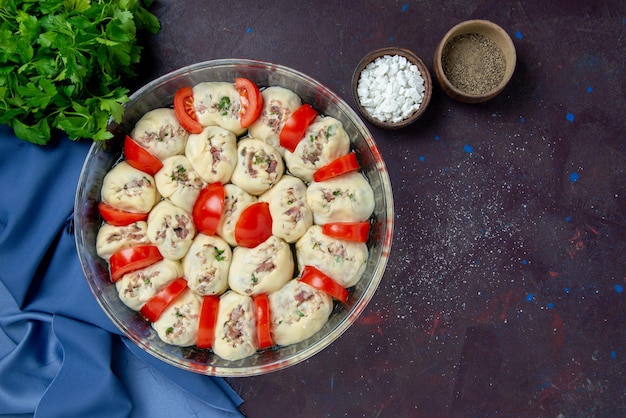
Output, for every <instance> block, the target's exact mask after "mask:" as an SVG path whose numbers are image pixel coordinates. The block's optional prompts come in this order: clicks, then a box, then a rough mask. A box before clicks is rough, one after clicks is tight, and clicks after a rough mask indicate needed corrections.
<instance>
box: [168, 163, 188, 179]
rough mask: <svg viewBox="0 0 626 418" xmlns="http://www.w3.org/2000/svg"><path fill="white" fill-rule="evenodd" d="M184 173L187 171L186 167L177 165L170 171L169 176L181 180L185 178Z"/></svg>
mask: <svg viewBox="0 0 626 418" xmlns="http://www.w3.org/2000/svg"><path fill="white" fill-rule="evenodd" d="M186 173H187V169H186V168H185V167H184V166H182V165H179V166H178V167H176V169H175V170H174V171H173V172H172V175H171V176H170V178H171V179H172V181H182V180H185V174H186Z"/></svg>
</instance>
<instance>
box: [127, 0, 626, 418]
mask: <svg viewBox="0 0 626 418" xmlns="http://www.w3.org/2000/svg"><path fill="white" fill-rule="evenodd" d="M151 10H152V11H153V12H154V13H155V14H156V15H157V16H158V17H159V18H160V20H161V23H162V29H161V31H160V33H159V34H158V35H157V36H155V37H147V38H146V45H147V47H146V49H145V51H144V54H145V56H146V58H147V61H146V65H145V68H144V69H143V71H142V75H141V77H140V79H139V80H138V81H137V82H138V85H139V84H141V83H145V82H147V81H149V80H151V79H153V78H156V77H157V76H160V75H163V74H165V73H167V72H169V71H171V70H175V69H177V68H179V67H182V66H185V65H189V64H192V63H196V62H200V61H205V60H211V59H218V58H249V59H258V60H263V61H270V62H273V63H277V64H282V65H285V66H288V67H292V68H294V69H296V70H299V71H302V72H304V73H306V74H307V75H309V76H311V77H313V78H314V79H316V80H318V81H320V82H321V83H322V84H324V85H326V86H327V87H328V88H330V89H331V90H333V91H335V92H336V93H337V94H338V95H340V96H341V97H342V98H344V99H345V100H346V101H347V102H348V104H350V105H352V106H354V99H353V98H352V95H351V89H350V80H351V77H352V72H353V70H354V68H355V67H356V65H357V64H358V62H359V60H360V59H361V58H362V57H363V56H364V55H365V54H367V53H368V52H369V51H370V50H372V49H375V48H380V47H385V46H398V47H404V48H408V49H411V50H412V51H414V52H415V53H416V54H417V55H418V56H420V57H421V58H422V60H423V61H424V62H425V63H426V64H427V66H428V67H429V68H430V70H431V75H434V74H433V73H432V59H433V56H434V52H435V48H436V47H437V44H438V42H439V40H440V39H441V38H442V37H443V35H444V34H445V33H446V32H447V31H448V30H449V29H450V28H451V27H452V26H454V25H455V24H457V23H459V22H461V21H463V20H467V19H476V18H478V19H488V20H491V21H493V22H495V23H497V24H499V25H500V26H502V27H503V28H504V29H505V30H506V31H507V32H508V33H509V35H510V36H511V38H512V39H513V41H514V44H515V46H516V49H517V67H516V71H515V74H514V75H513V79H512V81H511V82H510V84H509V85H508V86H507V88H506V89H505V90H504V92H503V93H501V94H500V95H499V96H497V97H496V98H494V99H493V100H491V101H489V102H487V103H484V104H475V105H467V104H462V103H459V102H455V101H454V100H452V99H450V98H449V97H448V96H446V95H445V94H444V93H443V92H442V90H441V89H440V88H439V86H438V85H435V89H434V92H433V97H432V101H431V103H430V106H429V107H428V109H427V110H426V113H425V114H424V115H423V116H422V118H421V119H420V120H419V121H418V122H417V123H415V124H414V125H412V126H410V127H408V128H405V129H403V130H400V131H384V130H381V129H378V128H376V127H374V126H372V125H369V124H368V127H369V128H370V129H371V132H372V134H373V136H374V138H375V139H376V141H377V143H378V146H379V147H380V150H381V152H382V155H383V157H384V159H385V161H386V163H387V167H388V169H389V173H390V177H391V182H392V185H393V192H394V199H395V213H396V217H395V235H394V242H393V248H392V251H391V257H390V260H389V265H388V268H387V271H386V273H385V275H384V277H383V280H382V283H381V285H380V287H379V289H378V292H377V293H376V295H375V296H374V298H373V300H372V302H371V303H370V305H369V306H368V308H367V309H366V311H365V312H364V314H363V315H362V316H361V317H360V318H359V320H358V321H357V323H356V324H355V325H354V326H353V327H351V328H350V329H349V330H348V331H347V332H346V333H345V334H344V335H343V336H342V337H341V338H339V339H338V340H337V341H336V342H335V343H334V344H333V345H332V346H331V347H329V348H327V349H326V350H324V351H323V352H321V353H320V354H318V355H316V356H315V357H313V358H312V359H310V360H308V361H305V362H303V363H301V364H299V365H296V366H293V367H291V368H288V369H286V370H284V371H281V372H275V373H272V374H270V375H266V376H260V377H250V378H236V379H235V378H233V379H228V382H229V383H230V384H231V385H232V386H233V388H234V389H235V390H236V391H237V392H238V393H239V394H240V395H241V396H242V397H243V398H244V400H245V403H244V404H243V406H242V411H243V412H244V413H245V414H246V415H248V416H250V417H294V416H304V417H321V416H333V417H337V416H349V417H355V416H367V417H379V416H380V417H387V416H393V417H405V416H424V417H449V416H459V417H465V416H467V417H492V416H498V417H536V416H540V417H558V416H563V417H596V416H597V417H613V416H625V415H626V374H625V371H624V370H625V368H626V336H625V329H626V326H625V321H626V301H625V299H626V295H625V294H624V292H623V289H624V287H626V257H625V252H626V245H625V238H626V219H625V215H626V210H625V209H626V204H625V202H626V200H625V198H626V176H625V166H626V164H625V163H626V147H625V145H626V139H625V137H624V131H625V128H626V122H625V119H624V116H625V111H626V100H625V97H626V75H625V72H624V67H625V64H626V59H625V56H626V2H624V1H623V0H606V1H564V0H559V1H550V0H548V1H546V0H532V1H515V2H513V1H511V2H509V1H501V0H493V1H476V0H457V1H450V0H443V1H442V0H427V1H381V0H379V1H315V2H295V1H287V0H283V1H272V0H267V1H264V2H256V1H255V2H253V1H242V2H230V1H206V0H195V1H194V0H188V1H166V0H160V1H155V2H154V4H153V6H152V9H151Z"/></svg>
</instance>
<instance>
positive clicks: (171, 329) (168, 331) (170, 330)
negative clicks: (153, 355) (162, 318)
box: [165, 327, 174, 335]
mask: <svg viewBox="0 0 626 418" xmlns="http://www.w3.org/2000/svg"><path fill="white" fill-rule="evenodd" d="M172 332H174V327H169V328H168V329H166V330H165V335H170V334H171V333H172Z"/></svg>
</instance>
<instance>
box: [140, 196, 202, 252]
mask: <svg viewBox="0 0 626 418" xmlns="http://www.w3.org/2000/svg"><path fill="white" fill-rule="evenodd" d="M195 235H196V227H195V225H194V224H193V220H192V219H191V215H189V213H188V212H187V211H186V210H185V209H183V208H179V207H178V206H176V205H174V204H173V203H172V202H170V201H169V200H162V201H161V202H159V203H158V204H157V205H156V206H155V207H154V209H152V212H150V215H149V216H148V237H149V238H150V241H152V243H153V244H154V245H156V246H157V247H158V248H159V251H160V252H161V254H162V255H163V257H165V258H169V259H170V260H180V259H181V258H183V256H184V255H185V254H187V250H188V249H189V247H190V246H191V242H192V241H193V238H194V236H195Z"/></svg>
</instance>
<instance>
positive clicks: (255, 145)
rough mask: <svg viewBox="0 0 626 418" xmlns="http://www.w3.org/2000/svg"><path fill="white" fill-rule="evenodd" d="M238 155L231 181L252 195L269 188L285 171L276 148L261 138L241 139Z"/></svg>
mask: <svg viewBox="0 0 626 418" xmlns="http://www.w3.org/2000/svg"><path fill="white" fill-rule="evenodd" d="M237 156H238V157H237V165H236V166H235V171H233V176H232V178H231V181H232V182H233V183H234V184H236V185H237V186H239V187H241V188H242V189H243V190H245V191H246V192H248V193H250V194H251V195H255V196H258V195H260V194H261V193H263V192H266V191H267V190H269V189H270V188H271V187H272V186H273V185H274V184H276V183H277V182H278V180H280V178H281V177H282V175H283V173H284V172H285V165H284V163H283V159H282V157H281V156H280V154H279V153H278V151H277V150H276V148H274V147H273V146H271V145H269V144H267V143H265V142H263V141H261V140H259V139H252V138H248V139H244V140H241V141H239V144H238V146H237Z"/></svg>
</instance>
